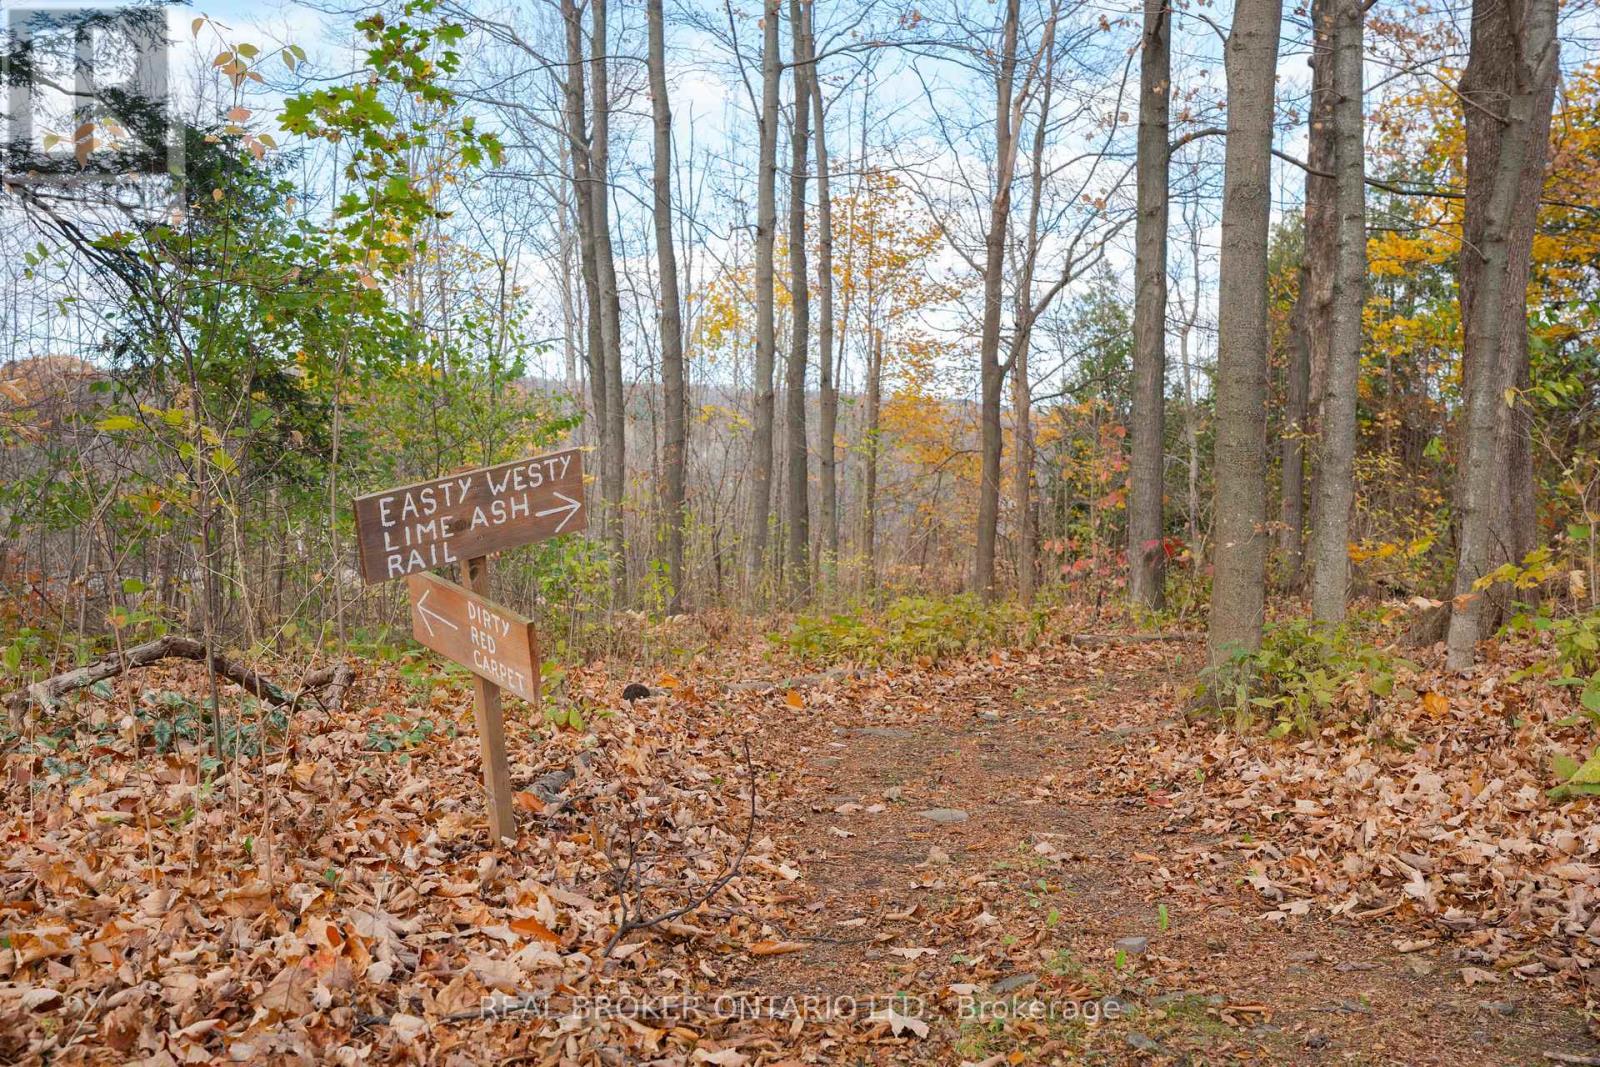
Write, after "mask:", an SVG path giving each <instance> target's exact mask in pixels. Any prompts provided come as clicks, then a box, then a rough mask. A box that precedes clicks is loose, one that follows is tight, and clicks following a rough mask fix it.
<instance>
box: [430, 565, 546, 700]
mask: <svg viewBox="0 0 1600 1067" xmlns="http://www.w3.org/2000/svg"><path fill="white" fill-rule="evenodd" d="M406 584H407V585H408V586H410V589H411V633H412V636H414V637H415V638H416V639H417V640H418V641H419V642H420V643H421V644H424V645H426V646H427V647H429V648H431V649H433V650H434V651H435V652H438V653H440V654H441V655H445V656H448V657H450V658H451V659H453V660H455V661H456V662H457V663H459V664H461V665H462V666H463V667H465V668H467V670H469V671H471V672H472V673H473V674H476V675H477V676H478V677H480V678H482V679H484V680H485V681H488V682H492V683H494V684H495V685H497V686H499V687H500V688H502V689H506V690H509V691H510V692H512V693H515V694H516V695H517V696H519V697H521V698H522V699H523V700H526V701H528V702H529V703H530V704H532V705H534V706H535V707H537V706H538V704H539V648H538V641H537V638H536V637H535V635H534V630H533V623H532V622H531V621H529V620H528V619H525V618H523V617H522V616H521V615H518V614H517V613H516V612H514V611H512V610H510V609H509V608H503V607H501V606H500V605H499V604H496V603H494V602H493V601H491V600H486V599H485V598H483V597H481V596H479V595H478V594H477V593H473V592H470V591H468V590H466V589H463V588H461V586H459V585H457V584H456V583H454V582H447V581H445V580H444V579H443V578H440V577H439V576H438V575H436V574H428V573H426V572H424V573H422V574H412V575H408V576H407V577H406Z"/></svg>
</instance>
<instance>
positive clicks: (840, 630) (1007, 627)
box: [768, 593, 1044, 664]
mask: <svg viewBox="0 0 1600 1067" xmlns="http://www.w3.org/2000/svg"><path fill="white" fill-rule="evenodd" d="M1043 619H1044V613H1043V609H1035V610H1032V611H1030V610H1028V609H1026V608H1024V607H1022V606H1020V605H1018V604H1014V603H1000V604H985V603H983V601H982V600H981V599H980V598H978V597H976V596H973V595H972V594H970V593H962V594H958V595H955V596H948V597H921V596H906V597H900V598H898V599H896V600H893V601H891V602H890V603H889V604H888V605H887V606H886V607H885V608H884V609H883V610H882V611H877V612H844V613H834V614H829V615H801V616H798V617H797V618H795V619H794V620H793V621H792V622H791V623H790V624H789V626H788V628H787V629H786V630H783V631H780V632H778V633H774V634H770V635H769V637H768V639H769V640H770V641H771V642H772V643H773V644H775V645H777V646H779V647H782V648H784V649H787V650H788V651H789V652H790V653H791V654H792V655H794V656H795V657H796V658H798V659H802V660H809V661H817V662H823V663H867V664H878V663H909V662H916V663H924V664H930V663H937V662H939V661H940V660H945V659H949V658H951V657H954V656H960V655H965V654H967V653H970V652H978V651H982V650H984V649H988V648H995V647H999V646H1002V645H1009V644H1027V643H1030V642H1032V641H1033V640H1035V639H1036V638H1037V637H1038V634H1039V632H1040V630H1041V629H1042V627H1043Z"/></svg>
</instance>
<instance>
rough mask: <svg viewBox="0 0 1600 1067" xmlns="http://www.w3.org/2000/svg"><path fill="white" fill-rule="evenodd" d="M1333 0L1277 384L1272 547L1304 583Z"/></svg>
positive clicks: (1325, 25)
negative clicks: (1279, 426) (1287, 337)
mask: <svg viewBox="0 0 1600 1067" xmlns="http://www.w3.org/2000/svg"><path fill="white" fill-rule="evenodd" d="M1333 4H1334V0H1313V3H1312V5H1311V27H1312V51H1311V61H1310V62H1311V107H1310V114H1309V116H1308V118H1307V131H1306V164H1307V169H1306V178H1305V182H1306V184H1305V210H1304V215H1303V219H1304V223H1303V249H1302V252H1301V259H1300V284H1299V292H1298V293H1296V294H1295V302H1294V310H1293V311H1292V312H1291V313H1290V330H1291V331H1292V333H1293V336H1292V338H1291V341H1290V348H1289V366H1288V369H1287V372H1286V374H1285V379H1286V380H1285V383H1284V394H1285V395H1284V399H1285V406H1284V413H1283V437H1282V439H1281V440H1280V441H1279V445H1278V448H1279V467H1280V474H1281V480H1282V489H1283V493H1282V499H1281V501H1280V519H1281V527H1280V529H1279V534H1278V536H1279V551H1280V553H1281V554H1282V556H1283V564H1284V586H1285V588H1288V589H1291V590H1298V589H1300V588H1301V587H1302V585H1303V584H1304V582H1305V540H1306V521H1307V511H1306V482H1307V478H1306V460H1307V447H1306V442H1307V440H1308V439H1310V438H1311V436H1312V431H1313V427H1314V426H1315V425H1317V424H1318V423H1319V422H1320V419H1318V418H1316V417H1315V413H1316V412H1317V410H1318V408H1319V406H1320V405H1321V403H1322V393H1323V388H1324V382H1325V380H1326V374H1325V370H1326V368H1327V366H1328V346H1329V339H1330V338H1329V335H1330V330H1329V324H1330V321H1331V318H1332V307H1333V264H1334V259H1335V255H1336V247H1335V246H1336V241H1337V225H1336V218H1335V213H1334V212H1335V203H1334V179H1333V177H1332V174H1333V168H1334V162H1333V103H1334V89H1333V18H1332V12H1333Z"/></svg>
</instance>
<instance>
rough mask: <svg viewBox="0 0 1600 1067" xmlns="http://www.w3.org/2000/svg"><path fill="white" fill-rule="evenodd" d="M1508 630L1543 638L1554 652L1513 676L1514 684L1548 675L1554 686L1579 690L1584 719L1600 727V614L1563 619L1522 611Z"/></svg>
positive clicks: (1562, 617)
mask: <svg viewBox="0 0 1600 1067" xmlns="http://www.w3.org/2000/svg"><path fill="white" fill-rule="evenodd" d="M1507 629H1511V630H1526V631H1528V632H1530V633H1533V634H1542V635H1543V636H1544V637H1545V638H1546V639H1548V641H1549V643H1550V650H1551V654H1550V655H1549V656H1548V657H1546V658H1545V659H1543V660H1540V661H1539V662H1538V663H1536V664H1534V665H1533V666H1532V667H1530V668H1528V669H1526V670H1521V671H1517V672H1516V673H1515V674H1513V675H1512V680H1513V681H1520V680H1522V679H1523V678H1527V677H1531V676H1533V675H1544V676H1547V677H1549V678H1550V682H1551V684H1552V685H1568V686H1575V687H1579V688H1580V689H1581V695H1580V697H1579V700H1580V702H1581V703H1582V704H1583V715H1584V716H1585V717H1586V718H1588V719H1589V720H1590V721H1592V722H1594V723H1595V724H1596V725H1600V611H1590V612H1588V613H1587V614H1582V615H1563V616H1555V615H1553V614H1551V613H1550V612H1549V611H1540V612H1532V613H1530V612H1528V611H1522V612H1518V613H1517V614H1516V615H1513V616H1512V618H1511V621H1510V623H1508V624H1507Z"/></svg>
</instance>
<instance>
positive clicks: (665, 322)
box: [646, 0, 688, 612]
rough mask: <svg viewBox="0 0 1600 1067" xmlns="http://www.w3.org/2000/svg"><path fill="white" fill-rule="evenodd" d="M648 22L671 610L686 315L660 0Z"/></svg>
mask: <svg viewBox="0 0 1600 1067" xmlns="http://www.w3.org/2000/svg"><path fill="white" fill-rule="evenodd" d="M646 18H647V20H648V22H649V30H648V32H649V38H650V40H649V46H648V47H649V53H650V55H649V66H650V104H651V118H652V121H653V124H654V127H655V156H654V159H653V161H652V162H653V171H652V175H651V180H652V185H653V187H654V192H655V205H654V208H655V228H656V264H657V271H658V273H659V274H660V275H661V392H662V403H663V404H664V405H665V406H666V415H665V419H664V420H663V421H664V422H665V426H666V430H665V434H664V436H665V439H666V440H665V443H664V451H665V453H666V454H665V456H664V457H663V465H664V466H665V467H666V471H665V474H666V477H665V479H664V481H665V485H666V499H664V500H663V501H662V502H661V510H662V514H663V517H664V518H665V520H666V524H667V530H666V534H667V579H668V581H669V582H670V583H671V585H672V599H671V603H670V610H671V611H674V612H676V611H677V610H678V609H679V606H680V604H681V602H682V597H683V578H684V575H683V524H684V521H685V519H686V517H687V516H686V515H685V510H684V501H685V482H686V477H685V470H684V467H685V459H686V449H685V442H686V436H687V428H688V409H687V407H686V402H685V392H684V376H683V316H682V310H681V306H680V303H679V299H678V255H677V252H676V250H675V249H674V248H673V245H672V106H671V103H670V102H669V101H668V99H667V63H666V27H665V26H664V25H663V21H664V20H663V18H662V13H661V0H646Z"/></svg>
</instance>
